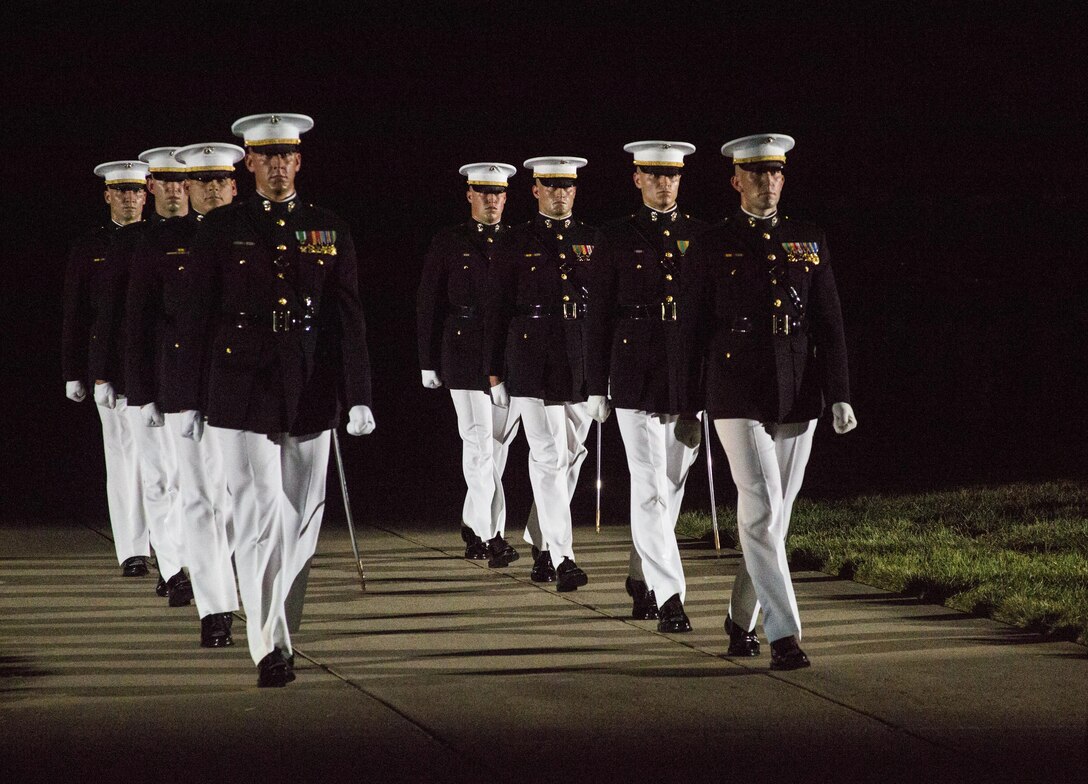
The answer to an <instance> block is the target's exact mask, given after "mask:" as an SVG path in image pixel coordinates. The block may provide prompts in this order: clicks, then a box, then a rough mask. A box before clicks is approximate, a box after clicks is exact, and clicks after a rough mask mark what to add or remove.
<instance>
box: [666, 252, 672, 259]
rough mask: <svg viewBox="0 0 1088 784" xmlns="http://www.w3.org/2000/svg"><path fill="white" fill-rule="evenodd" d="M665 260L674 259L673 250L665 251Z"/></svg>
mask: <svg viewBox="0 0 1088 784" xmlns="http://www.w3.org/2000/svg"><path fill="white" fill-rule="evenodd" d="M665 258H666V259H671V258H672V251H671V250H667V251H665Z"/></svg>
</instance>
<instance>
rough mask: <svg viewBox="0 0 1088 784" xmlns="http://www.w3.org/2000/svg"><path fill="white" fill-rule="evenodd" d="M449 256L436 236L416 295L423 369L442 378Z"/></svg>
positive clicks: (417, 333) (420, 362)
mask: <svg viewBox="0 0 1088 784" xmlns="http://www.w3.org/2000/svg"><path fill="white" fill-rule="evenodd" d="M445 256H446V254H445V253H444V252H443V248H442V243H441V242H440V240H439V239H438V238H437V237H436V238H435V239H434V241H433V242H431V247H430V248H429V249H428V250H427V255H426V257H425V258H424V261H423V275H422V277H421V278H420V281H419V290H418V291H417V292H416V337H417V339H418V341H419V367H420V369H422V370H433V371H435V372H436V373H438V375H439V377H441V375H442V367H441V365H442V329H443V325H444V323H445V317H446V304H447V301H446V300H447V295H446V291H447V285H448V284H447V269H446V263H445V262H446V259H445Z"/></svg>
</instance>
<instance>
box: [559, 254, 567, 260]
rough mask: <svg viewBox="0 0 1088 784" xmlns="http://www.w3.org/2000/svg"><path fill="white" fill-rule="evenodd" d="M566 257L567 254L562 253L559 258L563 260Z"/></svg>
mask: <svg viewBox="0 0 1088 784" xmlns="http://www.w3.org/2000/svg"><path fill="white" fill-rule="evenodd" d="M566 257H567V254H566V253H560V254H559V258H561V259H565V258H566Z"/></svg>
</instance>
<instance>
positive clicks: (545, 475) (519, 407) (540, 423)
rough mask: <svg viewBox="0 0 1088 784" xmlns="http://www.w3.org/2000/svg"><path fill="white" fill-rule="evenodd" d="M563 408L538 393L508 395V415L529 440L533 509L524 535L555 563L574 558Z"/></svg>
mask: <svg viewBox="0 0 1088 784" xmlns="http://www.w3.org/2000/svg"><path fill="white" fill-rule="evenodd" d="M566 409H567V407H566V405H564V404H555V405H544V401H543V400H541V399H540V398H538V397H511V398H510V415H511V416H512V417H514V418H515V419H517V418H519V417H520V419H521V423H522V427H523V428H524V430H525V440H526V441H527V442H528V444H529V481H530V482H531V483H532V486H533V509H532V511H531V512H530V513H529V523H528V525H526V527H525V535H524V539H525V541H526V542H528V543H530V544H532V545H533V546H534V547H537V548H539V549H541V550H550V551H551V553H552V563H553V564H555V565H556V566H558V565H559V564H560V563H562V562H563V558H564V557H566V558H570V559H571V560H574V536H573V534H572V532H571V520H570V496H571V490H570V467H571V462H570V461H571V452H570V448H569V443H570V437H569V430H570V428H569V424H568V421H567V410H566ZM588 429H589V427H588V425H587V426H586V430H588ZM583 457H584V455H583ZM575 480H576V481H577V476H575Z"/></svg>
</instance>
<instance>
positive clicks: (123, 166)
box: [94, 161, 147, 186]
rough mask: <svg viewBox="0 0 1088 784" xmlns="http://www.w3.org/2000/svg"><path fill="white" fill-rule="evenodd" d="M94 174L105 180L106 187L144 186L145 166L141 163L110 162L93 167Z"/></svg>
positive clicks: (145, 180)
mask: <svg viewBox="0 0 1088 784" xmlns="http://www.w3.org/2000/svg"><path fill="white" fill-rule="evenodd" d="M94 173H95V174H97V175H98V176H99V177H102V178H103V179H105V180H106V185H107V186H110V185H146V184H147V164H146V163H144V162H143V161H110V162H109V163H100V164H98V165H97V166H95V167H94Z"/></svg>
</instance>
